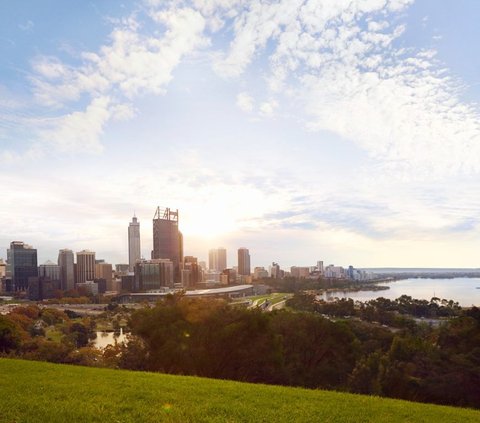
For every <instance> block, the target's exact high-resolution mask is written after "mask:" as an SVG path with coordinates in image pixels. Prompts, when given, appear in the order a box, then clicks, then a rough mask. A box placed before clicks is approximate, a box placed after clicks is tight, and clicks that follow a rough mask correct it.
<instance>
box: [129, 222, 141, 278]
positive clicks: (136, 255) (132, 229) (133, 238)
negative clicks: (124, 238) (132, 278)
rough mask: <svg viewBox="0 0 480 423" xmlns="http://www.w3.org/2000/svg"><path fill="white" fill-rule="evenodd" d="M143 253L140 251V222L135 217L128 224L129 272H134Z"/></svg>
mask: <svg viewBox="0 0 480 423" xmlns="http://www.w3.org/2000/svg"><path fill="white" fill-rule="evenodd" d="M141 256H142V253H141V251H140V222H139V221H138V220H137V217H136V216H135V215H134V216H133V217H132V221H131V222H130V223H129V224H128V270H129V271H130V272H133V269H134V268H135V263H136V262H137V260H140V258H141Z"/></svg>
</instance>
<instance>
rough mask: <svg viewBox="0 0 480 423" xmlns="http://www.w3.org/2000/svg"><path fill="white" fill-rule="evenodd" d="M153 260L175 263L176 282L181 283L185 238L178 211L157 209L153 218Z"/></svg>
mask: <svg viewBox="0 0 480 423" xmlns="http://www.w3.org/2000/svg"><path fill="white" fill-rule="evenodd" d="M152 259H169V260H171V261H172V263H173V269H174V281H175V282H180V281H181V275H180V267H181V265H182V261H183V236H182V233H181V232H180V231H179V230H178V210H176V211H171V210H170V209H169V208H165V209H163V208H160V207H157V210H156V212H155V215H154V217H153V251H152Z"/></svg>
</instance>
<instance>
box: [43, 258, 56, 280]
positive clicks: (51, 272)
mask: <svg viewBox="0 0 480 423" xmlns="http://www.w3.org/2000/svg"><path fill="white" fill-rule="evenodd" d="M38 276H39V277H40V278H48V279H51V280H52V281H59V280H60V266H59V265H57V264H55V263H53V262H51V261H50V260H48V261H46V262H45V263H43V264H41V265H40V266H38Z"/></svg>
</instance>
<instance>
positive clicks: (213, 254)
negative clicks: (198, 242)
mask: <svg viewBox="0 0 480 423" xmlns="http://www.w3.org/2000/svg"><path fill="white" fill-rule="evenodd" d="M208 268H209V269H210V270H216V271H217V272H223V271H224V270H225V269H226V268H227V250H226V249H225V248H223V247H218V248H212V249H211V250H209V251H208Z"/></svg>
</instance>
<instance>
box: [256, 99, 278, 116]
mask: <svg viewBox="0 0 480 423" xmlns="http://www.w3.org/2000/svg"><path fill="white" fill-rule="evenodd" d="M277 107H278V103H277V102H276V101H275V100H271V101H265V102H263V103H262V104H261V105H260V115H261V116H264V117H272V116H273V115H274V113H275V109H276V108H277Z"/></svg>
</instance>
